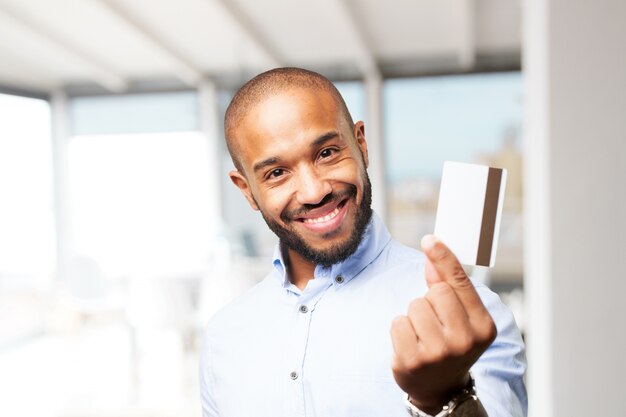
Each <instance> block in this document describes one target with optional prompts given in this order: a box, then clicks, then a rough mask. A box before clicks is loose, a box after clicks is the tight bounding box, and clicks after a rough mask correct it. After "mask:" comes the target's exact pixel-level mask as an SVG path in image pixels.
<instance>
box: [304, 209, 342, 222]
mask: <svg viewBox="0 0 626 417" xmlns="http://www.w3.org/2000/svg"><path fill="white" fill-rule="evenodd" d="M337 214H339V208H335V209H334V210H333V211H331V212H330V213H328V214H327V215H325V216H322V217H318V218H315V219H304V222H305V223H321V222H327V221H329V220H330V219H332V218H333V217H335V216H336V215H337Z"/></svg>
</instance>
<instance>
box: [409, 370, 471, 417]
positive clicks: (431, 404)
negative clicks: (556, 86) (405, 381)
mask: <svg viewBox="0 0 626 417" xmlns="http://www.w3.org/2000/svg"><path fill="white" fill-rule="evenodd" d="M473 385H474V382H473V379H472V377H471V376H470V374H469V372H468V373H467V374H466V375H465V376H464V377H463V379H462V380H461V382H460V383H458V384H455V385H454V386H453V387H451V388H450V389H447V390H446V391H444V392H441V393H438V394H430V395H428V396H423V395H422V396H413V395H411V394H409V397H408V400H409V401H410V402H411V404H413V405H415V406H416V407H417V408H419V409H420V410H423V411H424V412H426V413H428V414H432V415H435V414H437V413H438V412H439V411H441V410H442V408H443V407H444V406H445V405H446V404H448V402H450V399H452V398H453V397H454V396H455V395H457V394H459V393H460V392H461V391H462V390H463V389H467V388H471V387H473Z"/></svg>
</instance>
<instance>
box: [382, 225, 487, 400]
mask: <svg viewBox="0 0 626 417" xmlns="http://www.w3.org/2000/svg"><path fill="white" fill-rule="evenodd" d="M421 245H422V250H423V251H424V253H425V254H426V256H427V261H426V271H425V274H426V281H427V283H428V287H429V291H428V292H427V293H426V294H425V295H424V297H422V298H416V299H415V300H413V301H412V302H411V304H410V305H409V309H408V312H407V315H406V316H398V317H396V318H395V319H394V321H393V323H392V326H391V339H392V343H393V348H394V355H393V360H392V370H393V374H394V377H395V379H396V382H397V383H398V385H399V386H400V388H402V390H404V391H405V392H407V393H408V394H409V396H410V398H411V401H412V402H413V403H414V404H415V405H417V406H418V407H419V408H420V409H422V410H424V411H426V412H436V411H437V410H441V407H442V406H443V405H444V404H446V403H447V401H449V400H450V399H451V398H452V396H454V394H456V393H457V392H458V391H459V390H460V389H461V388H462V387H463V386H464V385H465V384H466V383H467V381H468V378H469V369H470V367H471V366H472V365H473V364H474V362H476V360H477V359H478V358H479V357H480V355H481V354H482V353H483V352H484V351H485V350H486V349H487V347H489V345H490V344H491V342H493V340H494V339H495V337H496V333H497V331H496V326H495V324H494V322H493V320H492V318H491V316H490V314H489V312H488V311H487V309H486V308H485V306H484V305H483V303H482V301H481V299H480V297H479V296H478V293H477V292H476V289H475V288H474V286H473V284H472V283H471V281H470V280H469V278H468V276H467V275H466V274H465V271H463V268H462V267H461V264H460V263H459V261H458V260H457V258H456V256H454V254H453V253H452V252H451V251H450V249H448V247H447V246H446V245H444V244H443V243H442V242H441V241H439V240H438V239H437V238H436V237H435V236H432V235H427V236H424V238H423V239H422V242H421Z"/></svg>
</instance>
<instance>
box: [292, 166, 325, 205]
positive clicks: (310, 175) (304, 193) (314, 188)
mask: <svg viewBox="0 0 626 417" xmlns="http://www.w3.org/2000/svg"><path fill="white" fill-rule="evenodd" d="M296 187H298V188H297V189H296V201H297V202H298V204H301V205H305V204H318V203H319V202H320V201H322V200H323V199H324V197H326V196H327V195H328V194H330V193H331V192H332V191H333V189H332V186H331V184H330V182H329V181H328V179H326V178H324V177H323V176H322V175H320V174H319V173H318V172H317V171H316V170H315V169H314V168H304V169H302V170H300V172H299V173H298V181H297V182H296Z"/></svg>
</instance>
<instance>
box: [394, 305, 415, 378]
mask: <svg viewBox="0 0 626 417" xmlns="http://www.w3.org/2000/svg"><path fill="white" fill-rule="evenodd" d="M419 343H420V342H419V338H418V337H417V335H416V334H415V330H414V329H413V325H412V324H411V321H410V320H409V318H408V317H407V316H398V317H396V318H395V319H393V322H392V323H391V344H392V346H393V351H394V362H395V365H396V367H403V368H410V367H412V366H413V365H414V364H415V363H417V362H416V361H417V360H418V358H419V351H420V345H419Z"/></svg>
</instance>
